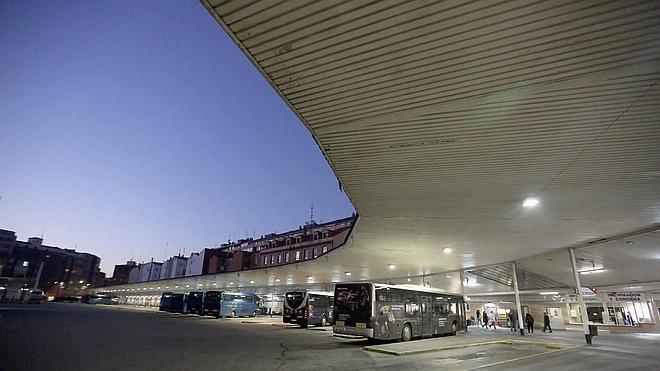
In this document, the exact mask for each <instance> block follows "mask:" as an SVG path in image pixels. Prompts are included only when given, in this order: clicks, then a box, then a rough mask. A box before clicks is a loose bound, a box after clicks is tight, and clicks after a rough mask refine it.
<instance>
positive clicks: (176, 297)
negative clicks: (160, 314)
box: [158, 292, 188, 313]
mask: <svg viewBox="0 0 660 371" xmlns="http://www.w3.org/2000/svg"><path fill="white" fill-rule="evenodd" d="M187 302H188V295H186V294H175V293H173V292H164V293H163V295H162V296H161V297H160V304H159V305H158V310H162V311H164V312H177V313H186V312H187V304H188V303H187Z"/></svg>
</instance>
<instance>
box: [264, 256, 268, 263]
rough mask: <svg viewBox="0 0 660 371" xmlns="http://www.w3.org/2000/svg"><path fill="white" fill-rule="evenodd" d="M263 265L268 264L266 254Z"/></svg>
mask: <svg viewBox="0 0 660 371" xmlns="http://www.w3.org/2000/svg"><path fill="white" fill-rule="evenodd" d="M264 265H268V256H264Z"/></svg>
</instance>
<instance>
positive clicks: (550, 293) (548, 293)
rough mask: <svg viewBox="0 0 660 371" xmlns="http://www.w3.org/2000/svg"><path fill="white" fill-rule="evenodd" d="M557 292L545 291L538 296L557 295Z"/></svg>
mask: <svg viewBox="0 0 660 371" xmlns="http://www.w3.org/2000/svg"><path fill="white" fill-rule="evenodd" d="M558 294H559V291H545V292H539V295H558Z"/></svg>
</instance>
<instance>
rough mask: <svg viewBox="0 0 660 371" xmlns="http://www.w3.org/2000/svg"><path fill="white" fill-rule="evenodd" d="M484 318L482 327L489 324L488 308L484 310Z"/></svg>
mask: <svg viewBox="0 0 660 371" xmlns="http://www.w3.org/2000/svg"><path fill="white" fill-rule="evenodd" d="M482 319H483V321H484V323H483V324H482V325H481V327H486V326H488V313H486V310H484V314H483V318H482Z"/></svg>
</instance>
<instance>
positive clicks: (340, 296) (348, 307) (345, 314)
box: [334, 283, 372, 327]
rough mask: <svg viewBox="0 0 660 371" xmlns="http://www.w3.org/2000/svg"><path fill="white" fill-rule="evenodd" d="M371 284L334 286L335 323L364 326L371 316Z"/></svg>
mask: <svg viewBox="0 0 660 371" xmlns="http://www.w3.org/2000/svg"><path fill="white" fill-rule="evenodd" d="M371 290H372V285H371V284H370V283H353V284H341V285H340V284H338V285H336V286H335V297H334V303H335V306H334V311H335V316H334V319H335V321H336V323H337V325H340V326H352V327H355V326H356V323H359V324H361V325H362V326H366V324H367V323H369V318H370V317H371V316H372V313H371V311H372V305H371V303H372V297H371Z"/></svg>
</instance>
